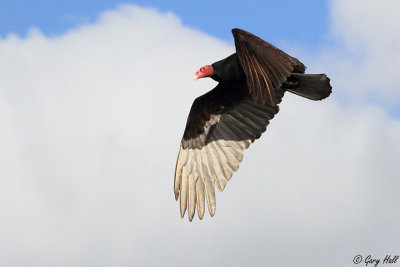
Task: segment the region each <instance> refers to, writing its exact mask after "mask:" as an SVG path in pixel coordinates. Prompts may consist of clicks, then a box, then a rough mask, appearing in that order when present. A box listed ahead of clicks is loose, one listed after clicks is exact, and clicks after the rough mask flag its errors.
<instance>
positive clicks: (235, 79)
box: [174, 29, 331, 220]
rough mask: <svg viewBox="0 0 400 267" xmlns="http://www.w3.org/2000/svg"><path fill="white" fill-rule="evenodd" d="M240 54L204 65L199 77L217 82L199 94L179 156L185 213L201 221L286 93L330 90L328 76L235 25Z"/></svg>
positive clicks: (321, 94)
mask: <svg viewBox="0 0 400 267" xmlns="http://www.w3.org/2000/svg"><path fill="white" fill-rule="evenodd" d="M232 33H233V35H234V38H235V46H236V53H234V54H232V55H231V56H229V57H227V58H225V59H223V60H220V61H218V62H215V63H213V64H212V65H211V66H210V65H208V66H204V67H202V68H200V70H199V71H198V72H197V73H196V75H195V78H196V79H197V78H203V77H211V78H212V79H214V80H216V81H218V82H219V83H218V85H217V86H216V87H215V88H214V89H213V90H211V91H209V92H208V93H206V94H204V95H202V96H200V97H198V98H196V100H195V101H194V102H193V105H192V107H191V110H190V113H189V116H188V119H187V124H186V128H185V131H184V134H183V138H182V141H181V147H180V150H179V154H178V159H177V164H176V170H175V183H174V192H175V198H176V199H178V197H179V196H180V206H181V216H182V217H183V216H184V214H185V212H186V209H188V212H189V220H192V218H193V216H194V213H195V209H196V207H197V210H198V215H199V218H200V219H202V218H203V215H204V210H205V201H207V204H208V209H209V211H210V214H211V216H213V215H214V213H215V208H216V202H215V185H216V186H217V188H218V189H219V190H220V191H222V190H223V189H224V188H225V185H226V183H227V181H228V180H230V178H231V177H232V175H233V173H234V172H235V171H236V170H237V169H238V168H239V164H240V162H241V161H242V159H243V150H244V149H246V148H248V147H249V145H250V144H251V143H252V142H254V140H255V139H258V138H259V137H260V136H261V134H262V133H263V132H264V131H265V130H266V127H267V125H268V123H269V121H270V120H271V119H272V118H273V117H274V116H275V114H276V113H277V112H278V111H279V107H278V106H277V104H279V103H280V102H281V100H282V97H283V95H284V93H285V91H290V92H292V93H295V94H298V95H300V96H303V97H306V98H309V99H313V100H321V99H323V98H325V97H327V96H329V94H330V93H331V86H330V85H329V78H327V77H326V75H325V74H304V71H305V66H304V65H303V64H302V63H301V62H300V61H299V60H298V59H296V58H293V57H291V56H289V55H287V54H286V53H284V52H283V51H281V50H279V49H278V48H276V47H274V46H272V45H271V44H269V43H267V42H265V41H263V40H262V39H260V38H258V37H256V36H254V35H252V34H251V33H248V32H246V31H243V30H239V29H233V30H232Z"/></svg>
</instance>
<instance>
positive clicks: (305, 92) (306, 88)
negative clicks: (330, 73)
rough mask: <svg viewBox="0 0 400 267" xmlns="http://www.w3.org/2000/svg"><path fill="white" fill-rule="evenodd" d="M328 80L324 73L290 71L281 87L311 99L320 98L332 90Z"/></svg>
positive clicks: (326, 95)
mask: <svg viewBox="0 0 400 267" xmlns="http://www.w3.org/2000/svg"><path fill="white" fill-rule="evenodd" d="M329 81H330V80H329V78H328V77H327V76H326V75H325V74H300V73H292V74H291V75H290V77H289V78H288V80H287V81H286V82H285V83H284V84H282V88H283V89H286V90H287V91H289V92H291V93H293V94H296V95H299V96H303V97H306V98H308V99H311V100H322V99H324V98H326V97H328V96H329V95H330V94H331V92H332V86H331V85H330V84H329Z"/></svg>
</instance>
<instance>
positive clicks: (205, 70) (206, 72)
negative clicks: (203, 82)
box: [193, 65, 214, 80]
mask: <svg viewBox="0 0 400 267" xmlns="http://www.w3.org/2000/svg"><path fill="white" fill-rule="evenodd" d="M213 72H214V69H213V67H212V66H210V65H207V66H204V67H201V68H200V69H199V70H198V71H196V73H195V74H194V76H193V80H197V79H200V78H204V77H211V75H212V74H213Z"/></svg>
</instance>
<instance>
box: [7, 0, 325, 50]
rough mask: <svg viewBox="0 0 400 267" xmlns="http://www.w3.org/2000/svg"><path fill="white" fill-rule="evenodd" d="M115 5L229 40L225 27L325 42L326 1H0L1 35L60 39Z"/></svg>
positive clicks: (272, 37)
mask: <svg viewBox="0 0 400 267" xmlns="http://www.w3.org/2000/svg"><path fill="white" fill-rule="evenodd" d="M120 3H135V4H139V5H142V6H150V7H154V8H157V9H159V10H162V11H172V12H174V13H175V14H176V15H178V16H179V17H180V18H181V19H182V20H183V23H184V24H186V25H189V26H191V27H194V28H197V29H199V30H201V31H204V32H206V33H208V34H211V35H214V36H217V37H219V38H223V39H227V40H230V38H231V33H230V29H232V28H235V27H238V28H243V29H246V30H248V31H250V32H256V33H258V34H260V35H262V36H264V37H266V38H267V39H268V40H269V41H271V42H274V41H279V40H287V41H293V42H295V43H296V44H301V45H312V46H317V45H318V44H320V43H321V42H324V41H325V40H326V36H327V31H328V23H329V11H328V1H321V0H306V1H295V0H291V1H287V0H285V1H262V0H255V1H239V0H234V1H226V0H224V1H210V0H205V1H183V0H179V1H160V0H158V1H157V0H156V1H144V0H137V1H123V2H121V1H114V0H111V1H110V0H96V1H95V0H86V1H78V0H69V1H67V0H60V1H44V0H39V1H24V0H13V1H9V0H5V1H4V0H3V1H1V3H0V36H2V37H3V38H4V37H5V36H6V35H7V34H8V33H10V32H13V33H17V34H18V35H20V36H25V35H26V33H27V30H28V29H29V28H31V27H33V26H35V27H38V28H40V29H41V31H43V32H44V33H45V34H46V35H50V36H52V35H59V34H61V33H63V32H65V31H66V30H68V29H70V28H74V27H76V26H78V25H79V24H82V23H87V22H93V21H94V20H95V19H96V18H97V16H98V14H99V13H100V12H101V11H103V10H106V9H112V8H115V7H116V6H117V5H118V4H120Z"/></svg>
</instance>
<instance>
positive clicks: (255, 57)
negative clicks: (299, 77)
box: [232, 29, 305, 105]
mask: <svg viewBox="0 0 400 267" xmlns="http://www.w3.org/2000/svg"><path fill="white" fill-rule="evenodd" d="M232 34H233V37H234V39H235V46H236V53H237V55H238V57H239V61H240V64H241V66H242V69H243V70H244V72H245V74H246V77H247V87H248V89H249V92H250V93H251V94H252V96H253V98H254V99H255V100H256V101H259V102H261V103H266V102H267V100H268V101H269V102H270V103H271V105H275V104H276V103H277V102H276V96H275V91H276V90H281V89H280V88H281V85H282V83H284V82H285V81H286V80H287V78H288V77H289V76H290V74H291V73H292V72H293V71H294V72H298V73H304V71H305V66H304V65H303V63H301V62H300V61H299V60H298V59H297V58H294V57H291V56H289V55H288V54H286V53H285V52H283V51H282V50H280V49H278V48H276V47H275V46H273V45H271V44H270V43H268V42H266V41H264V40H262V39H261V38H259V37H257V36H255V35H253V34H251V33H249V32H247V31H244V30H241V29H233V30H232Z"/></svg>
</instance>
